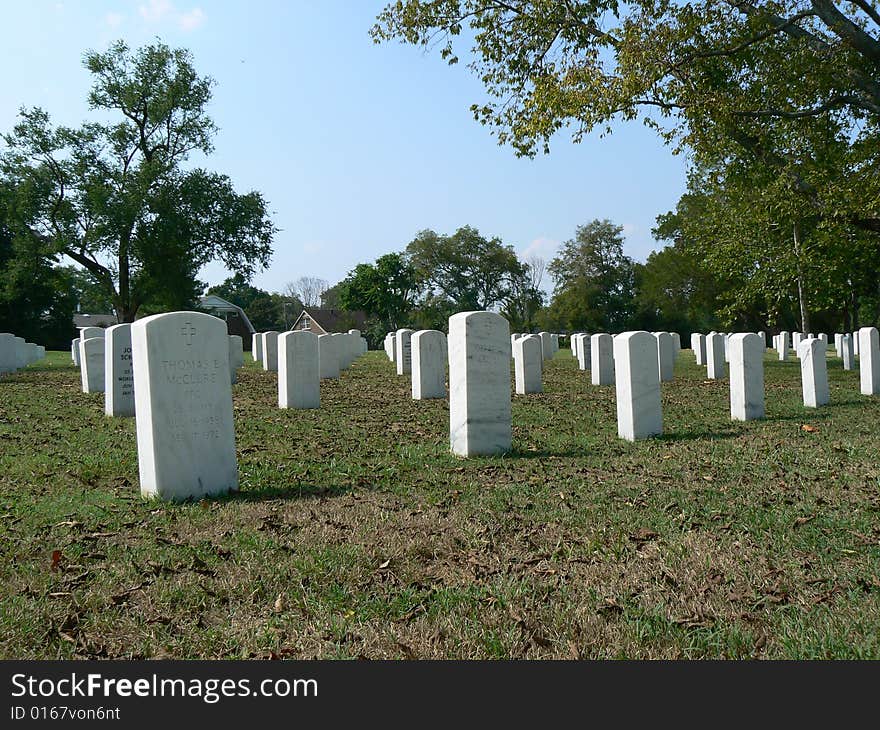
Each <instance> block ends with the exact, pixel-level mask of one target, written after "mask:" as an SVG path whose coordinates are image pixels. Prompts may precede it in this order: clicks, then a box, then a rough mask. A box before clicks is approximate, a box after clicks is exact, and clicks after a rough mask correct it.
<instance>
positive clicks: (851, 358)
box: [838, 334, 856, 370]
mask: <svg viewBox="0 0 880 730" xmlns="http://www.w3.org/2000/svg"><path fill="white" fill-rule="evenodd" d="M838 349H839V350H840V357H842V358H843V369H844V370H855V368H856V357H855V354H856V353H855V350H854V349H853V338H852V335H850V334H845V335H843V336H842V337H841V338H840V343H839V344H838Z"/></svg>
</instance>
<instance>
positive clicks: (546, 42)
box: [372, 0, 880, 231]
mask: <svg viewBox="0 0 880 730" xmlns="http://www.w3.org/2000/svg"><path fill="white" fill-rule="evenodd" d="M468 28H469V30H470V32H469V33H468V32H467V29H468ZM878 33H880V12H878V8H877V4H876V2H875V1H874V0H853V1H852V2H839V1H837V2H836V1H835V0H773V1H761V0H751V1H748V0H747V1H742V0H722V1H719V0H696V1H695V2H688V3H675V2H667V1H666V0H636V1H635V2H628V3H624V2H619V1H618V0H504V1H502V0H397V1H396V2H393V3H390V4H389V5H388V6H387V7H386V8H385V9H384V11H383V12H382V13H381V14H380V15H379V18H378V20H377V23H376V24H375V26H374V27H373V29H372V34H373V37H374V39H375V40H376V41H377V42H381V41H386V40H390V39H399V40H402V41H404V42H408V43H413V44H419V45H422V46H425V47H427V48H434V47H439V48H440V53H441V55H442V56H443V57H444V58H446V59H447V60H448V61H449V62H450V63H455V62H456V61H457V60H458V55H457V53H458V48H457V45H456V43H455V41H456V40H457V39H458V38H459V37H460V36H466V37H469V38H470V39H471V45H472V61H471V63H470V65H471V68H472V69H473V70H474V72H475V73H476V74H477V75H478V76H479V77H480V79H481V80H482V81H483V83H484V85H485V87H486V90H487V92H488V94H489V98H490V101H489V102H488V103H485V104H475V105H474V106H473V107H472V109H473V112H474V115H475V117H476V118H477V119H478V120H479V121H481V122H483V123H485V124H487V125H490V126H491V127H492V128H493V130H494V131H495V132H496V133H497V136H498V139H499V141H500V142H502V143H509V144H511V145H512V146H513V147H514V148H515V149H516V151H517V152H518V153H520V154H526V155H532V154H534V153H535V151H536V150H537V149H540V148H543V149H544V150H547V149H548V146H549V142H550V139H551V137H552V136H553V135H554V134H555V133H556V132H557V131H559V130H560V129H562V128H563V127H571V128H572V129H573V136H574V138H575V139H576V140H578V139H580V138H581V137H582V136H583V135H584V134H586V133H589V132H591V131H593V130H595V129H599V130H609V129H610V126H611V124H612V122H614V121H615V120H618V119H636V118H641V119H642V120H643V121H645V122H646V123H648V124H650V125H652V126H654V127H656V128H657V130H658V131H659V132H660V134H661V135H662V136H663V138H664V139H666V140H667V141H675V142H676V143H678V144H679V145H684V146H688V147H690V148H692V149H695V150H702V149H711V150H718V151H722V152H723V153H725V154H735V155H747V156H748V157H750V158H752V159H754V160H760V161H762V162H763V163H764V164H766V165H770V166H772V167H773V168H774V169H775V170H776V171H777V172H778V173H779V174H783V175H785V176H787V177H788V178H789V180H790V181H791V183H792V185H793V187H794V189H795V190H796V191H797V193H798V194H799V195H800V196H802V198H803V199H804V200H805V201H807V202H808V203H809V204H810V205H811V206H812V208H813V214H814V215H816V216H819V217H821V218H823V219H826V220H829V219H830V220H835V221H842V222H846V223H848V224H851V225H854V226H856V227H859V228H862V229H865V230H872V231H880V180H878V176H877V174H876V169H877V163H878V148H880V140H878V120H880V80H878V68H880V37H878ZM817 123H818V125H819V126H827V125H829V124H831V125H835V126H837V127H838V128H839V129H840V132H841V136H842V138H843V139H846V140H847V142H848V144H849V149H848V155H849V156H850V158H851V160H850V164H849V167H850V169H851V171H852V174H850V175H846V176H839V177H837V178H836V180H835V181H834V185H833V188H832V189H829V188H827V187H820V186H816V185H815V184H814V183H813V182H811V181H810V180H809V179H807V176H806V175H805V174H804V170H803V165H805V164H806V165H809V164H811V163H813V162H815V161H816V160H815V157H814V155H813V152H812V151H811V150H806V151H802V154H797V155H794V156H792V155H791V154H790V148H789V147H788V146H787V145H785V144H779V140H778V139H777V136H776V132H777V130H779V129H780V128H783V129H784V130H785V131H786V136H787V137H788V138H792V137H793V136H795V135H796V133H797V130H803V129H809V128H810V126H811V125H814V124H817Z"/></svg>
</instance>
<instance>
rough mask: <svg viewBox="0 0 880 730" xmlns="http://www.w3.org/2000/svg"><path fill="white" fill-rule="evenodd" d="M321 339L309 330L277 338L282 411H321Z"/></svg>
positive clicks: (279, 400)
mask: <svg viewBox="0 0 880 730" xmlns="http://www.w3.org/2000/svg"><path fill="white" fill-rule="evenodd" d="M324 336H326V335H322V337H324ZM318 339H319V338H318V336H317V335H315V334H314V333H313V332H308V331H306V330H300V331H297V332H284V333H283V334H282V335H280V336H279V337H278V407H279V408H320V407H321V378H320V358H319V356H318V348H319V344H318Z"/></svg>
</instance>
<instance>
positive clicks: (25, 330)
mask: <svg viewBox="0 0 880 730" xmlns="http://www.w3.org/2000/svg"><path fill="white" fill-rule="evenodd" d="M3 192H6V191H4V190H2V186H0V203H2V201H3V199H4V195H3V194H2V193H3ZM3 213H4V208H3V206H2V205H0V332H11V333H13V334H15V335H18V336H19V337H24V338H25V339H26V340H28V341H30V342H36V343H38V344H41V345H45V346H46V347H48V348H50V349H66V348H67V347H68V346H69V344H70V340H71V339H72V338H73V336H74V335H75V329H74V327H73V313H74V311H75V309H76V297H75V295H74V291H73V280H72V278H71V275H70V272H69V271H68V270H67V269H65V268H62V267H59V266H56V265H55V261H54V260H53V259H51V258H48V257H46V256H45V255H43V252H42V251H41V250H40V248H39V246H37V245H36V242H35V241H34V239H33V238H32V237H31V236H28V235H18V233H17V231H16V229H15V226H14V225H10V223H9V221H8V220H7V219H6V218H5V216H4V215H3Z"/></svg>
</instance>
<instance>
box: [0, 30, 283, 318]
mask: <svg viewBox="0 0 880 730" xmlns="http://www.w3.org/2000/svg"><path fill="white" fill-rule="evenodd" d="M85 65H86V67H87V68H88V70H89V71H90V72H91V73H92V75H93V77H94V83H93V86H92V89H91V92H90V94H89V104H90V106H91V107H92V108H93V109H95V110H97V111H99V112H102V118H103V119H113V118H114V117H115V118H116V119H118V121H108V122H102V123H97V122H90V123H84V124H83V125H82V126H80V127H79V128H69V127H63V126H59V127H53V126H52V125H51V123H50V120H49V116H48V114H47V113H46V112H44V111H43V110H41V109H31V110H22V111H21V114H20V120H19V123H18V124H17V125H16V126H15V128H14V130H13V131H12V132H11V133H10V134H7V135H5V137H4V138H5V141H6V143H7V146H8V149H7V150H6V152H5V153H4V154H3V156H2V158H0V173H2V175H3V176H4V177H5V179H6V180H7V181H9V182H10V183H11V184H12V185H13V188H14V190H15V196H16V199H15V205H14V206H13V208H14V210H15V211H16V216H17V224H18V225H19V226H21V227H26V228H28V229H29V230H30V231H31V233H32V235H34V236H36V237H38V238H39V239H40V240H41V241H42V242H43V243H44V245H45V247H46V249H47V251H48V252H49V253H63V254H66V255H67V256H69V257H70V258H72V259H73V260H74V261H75V262H76V263H78V264H79V265H80V266H82V267H84V268H85V269H86V270H87V271H88V272H89V274H90V275H91V276H92V277H93V278H94V280H95V282H96V284H97V285H98V286H99V287H100V289H101V290H102V291H104V292H106V293H107V294H108V295H109V296H110V298H111V299H112V302H113V306H114V308H115V310H116V313H117V315H118V316H119V318H120V321H126V322H128V321H132V320H133V319H134V317H135V316H136V315H137V314H138V313H139V312H140V311H142V310H143V311H151V310H157V309H162V308H182V307H186V306H192V305H193V304H194V303H195V300H196V298H197V296H198V293H199V290H200V288H201V285H200V283H199V282H198V281H197V280H196V274H197V272H198V270H199V269H200V267H201V266H203V265H204V264H206V263H208V262H209V261H215V260H216V261H221V262H222V263H223V264H224V265H225V266H226V267H227V268H228V269H231V270H233V271H236V272H240V273H242V274H244V275H245V276H246V277H249V276H250V275H251V274H252V273H253V272H254V270H255V269H256V268H257V267H260V266H265V265H266V264H267V263H268V260H269V256H270V254H271V241H272V237H273V234H274V232H275V227H274V225H273V224H272V223H271V221H270V220H269V218H268V211H267V206H266V202H265V200H264V199H263V197H262V196H261V195H260V194H259V193H257V192H250V193H246V194H239V193H236V192H235V191H234V189H233V187H232V183H231V181H230V180H229V178H227V177H226V176H224V175H220V174H217V173H213V172H209V171H206V170H203V169H200V168H192V167H190V166H188V165H187V164H186V163H187V161H188V159H189V157H190V155H191V154H192V153H194V152H198V153H202V154H205V155H207V154H210V152H211V151H212V143H211V139H212V137H213V135H214V133H215V132H216V128H215V126H214V124H213V122H212V121H211V120H210V118H209V117H208V115H207V112H206V108H207V105H208V103H209V101H210V98H211V88H212V86H213V81H212V80H211V79H209V78H207V77H200V76H198V74H197V73H196V71H195V69H194V67H193V65H192V58H191V56H190V54H189V52H188V51H186V50H183V49H176V50H172V49H171V48H169V47H168V46H166V45H164V44H162V43H156V44H155V45H152V46H147V47H144V48H141V49H139V50H137V51H132V50H130V49H129V48H128V46H126V45H125V44H124V43H123V42H118V43H116V44H114V45H112V46H111V47H110V49H109V50H108V51H107V52H106V53H97V52H94V51H89V52H88V53H86V54H85Z"/></svg>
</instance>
